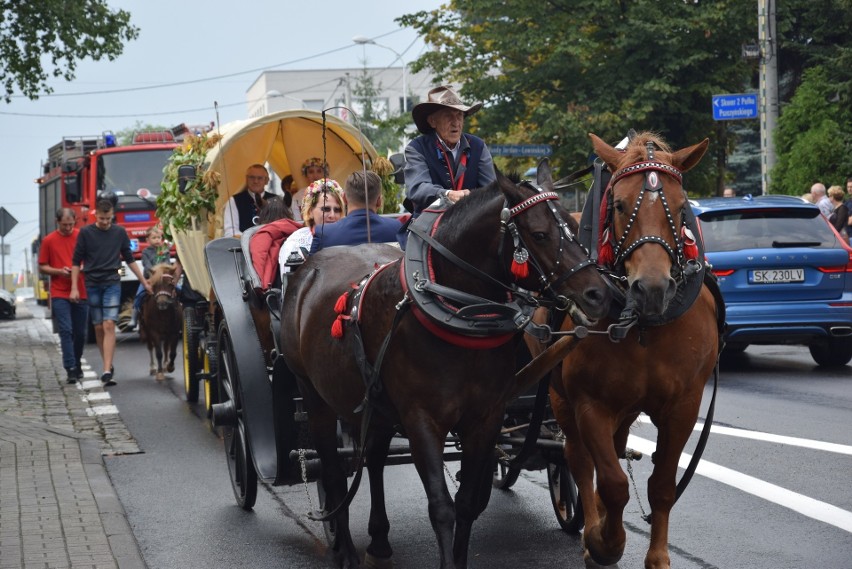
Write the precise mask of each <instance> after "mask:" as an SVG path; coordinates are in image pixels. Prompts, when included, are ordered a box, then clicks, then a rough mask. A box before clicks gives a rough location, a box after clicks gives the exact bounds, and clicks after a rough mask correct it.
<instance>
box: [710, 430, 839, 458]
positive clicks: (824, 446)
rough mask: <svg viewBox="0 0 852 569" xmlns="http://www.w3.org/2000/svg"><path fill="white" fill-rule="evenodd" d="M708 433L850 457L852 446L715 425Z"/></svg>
mask: <svg viewBox="0 0 852 569" xmlns="http://www.w3.org/2000/svg"><path fill="white" fill-rule="evenodd" d="M703 428H704V424H703V423H696V424H695V428H694V429H693V430H695V431H700V430H701V429H703ZM710 432H711V433H716V434H719V435H729V436H731V437H740V438H743V439H754V440H756V441H766V442H770V443H779V444H782V445H790V446H797V447H804V448H812V449H814V450H824V451H828V452H836V453H838V454H848V455H852V446H849V445H841V444H837V443H827V442H824V441H815V440H813V439H800V438H797V437H787V436H784V435H773V434H772V433H764V432H761V431H746V430H743V429H734V428H731V427H720V426H717V425H711V426H710Z"/></svg>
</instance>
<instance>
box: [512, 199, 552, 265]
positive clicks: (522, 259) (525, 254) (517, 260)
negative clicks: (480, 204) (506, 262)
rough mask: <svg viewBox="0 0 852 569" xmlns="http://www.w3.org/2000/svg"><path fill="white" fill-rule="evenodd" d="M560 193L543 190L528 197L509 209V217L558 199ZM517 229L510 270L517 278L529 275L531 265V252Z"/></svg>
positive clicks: (513, 234)
mask: <svg viewBox="0 0 852 569" xmlns="http://www.w3.org/2000/svg"><path fill="white" fill-rule="evenodd" d="M558 199H559V194H557V193H556V192H541V193H538V194H536V195H534V196H533V197H531V198H527V199H525V200H524V201H522V202H521V203H519V204H518V205H516V206H515V207H513V208H512V209H510V210H509V219H511V218H513V217H515V216H516V215H518V214H519V213H521V212H523V211H525V210H527V209H529V208H531V207H532V206H534V205H536V204H538V203H541V202H544V201H549V200H558ZM516 233H517V230H516V229H515V230H512V237H513V238H514V239H515V252H514V253H513V254H512V266H511V268H510V271H511V273H512V275H514V276H515V278H516V279H523V278H526V277H528V276H529V274H530V266H529V263H528V262H527V261H529V259H530V253H529V251H527V250H526V249H525V248H524V247H523V246H522V245H521V244H520V242H519V241H518V239H517V238H516V237H517V236H516Z"/></svg>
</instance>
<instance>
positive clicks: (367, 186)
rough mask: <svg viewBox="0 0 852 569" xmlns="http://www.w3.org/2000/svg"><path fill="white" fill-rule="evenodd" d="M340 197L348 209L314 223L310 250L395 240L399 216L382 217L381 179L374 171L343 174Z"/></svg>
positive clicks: (398, 226)
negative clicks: (324, 221) (343, 214)
mask: <svg viewBox="0 0 852 569" xmlns="http://www.w3.org/2000/svg"><path fill="white" fill-rule="evenodd" d="M343 201H344V202H345V203H346V209H347V211H348V213H347V214H346V217H344V218H343V219H341V220H340V221H338V222H337V223H328V224H323V225H321V226H317V228H316V231H315V232H314V240H313V243H312V244H311V254H313V253H316V252H317V251H320V250H321V249H324V248H325V247H332V246H334V245H360V244H361V243H384V242H388V241H393V242H396V240H397V232H398V231H399V228H400V227H401V225H400V223H399V221H398V220H396V219H393V218H388V217H382V216H381V215H379V214H378V213H376V212H377V211H378V210H380V209H381V208H382V180H381V178H379V175H378V174H376V173H375V172H366V173H365V172H362V171H357V172H353V173H352V174H350V175H349V177H348V178H346V184H345V186H344V188H343Z"/></svg>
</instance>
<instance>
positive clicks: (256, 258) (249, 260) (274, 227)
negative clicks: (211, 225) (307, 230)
mask: <svg viewBox="0 0 852 569" xmlns="http://www.w3.org/2000/svg"><path fill="white" fill-rule="evenodd" d="M301 227H302V224H301V223H299V222H298V221H293V220H292V219H278V220H276V221H272V222H270V223H264V224H263V225H256V226H254V227H251V228H249V229H247V230H246V231H245V232H244V233H243V234H242V237H241V238H240V245H241V246H242V250H243V255H244V256H245V259H246V267H247V269H246V273H247V277H248V278H249V281H250V283H251V286H252V288H253V289H254V290H255V291H257V292H259V293H261V294H262V293H263V292H264V291H266V290H267V289H269V287H270V286H272V284H273V283H274V282H275V281H276V279H277V278H278V274H279V271H278V252H279V251H280V250H281V245H283V244H284V240H285V239H287V237H289V236H290V234H292V233H293V232H294V231H296V230H297V229H300V228H301Z"/></svg>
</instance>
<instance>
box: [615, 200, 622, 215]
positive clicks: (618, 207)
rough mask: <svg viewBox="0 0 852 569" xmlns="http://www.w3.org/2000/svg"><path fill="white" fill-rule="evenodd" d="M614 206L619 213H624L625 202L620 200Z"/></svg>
mask: <svg viewBox="0 0 852 569" xmlns="http://www.w3.org/2000/svg"><path fill="white" fill-rule="evenodd" d="M614 206H615V211H617V212H618V213H624V204H623V203H621V201H620V200H619V201H616V202H615V204H614Z"/></svg>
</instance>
